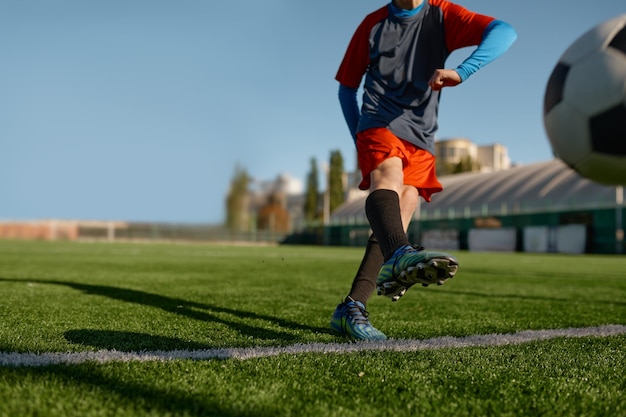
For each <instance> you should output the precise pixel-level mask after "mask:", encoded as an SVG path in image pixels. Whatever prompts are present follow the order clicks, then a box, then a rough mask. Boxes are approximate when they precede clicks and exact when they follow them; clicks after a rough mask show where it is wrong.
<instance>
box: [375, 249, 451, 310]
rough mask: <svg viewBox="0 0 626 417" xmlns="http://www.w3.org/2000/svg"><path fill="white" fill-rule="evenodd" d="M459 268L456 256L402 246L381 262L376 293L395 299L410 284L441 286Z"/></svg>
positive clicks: (404, 291) (400, 295)
mask: <svg viewBox="0 0 626 417" xmlns="http://www.w3.org/2000/svg"><path fill="white" fill-rule="evenodd" d="M458 269H459V262H458V261H457V260H456V258H455V257H454V256H452V255H450V254H448V253H444V252H430V251H426V250H424V248H422V247H417V246H411V245H407V246H403V247H401V248H399V249H397V250H396V251H395V252H394V253H393V255H392V256H391V258H390V259H389V260H388V261H387V262H385V263H384V264H383V266H382V267H381V268H380V272H379V273H378V278H377V279H376V290H377V291H378V295H384V296H387V297H389V298H391V300H392V301H398V300H399V299H400V297H402V296H403V295H404V293H406V291H407V290H408V289H409V288H410V287H411V286H413V285H415V284H417V283H420V284H422V285H423V286H424V287H427V286H429V285H430V284H437V285H443V283H444V281H445V280H447V279H448V278H452V277H453V276H454V274H456V272H457V270H458Z"/></svg>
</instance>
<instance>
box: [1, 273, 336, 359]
mask: <svg viewBox="0 0 626 417" xmlns="http://www.w3.org/2000/svg"><path fill="white" fill-rule="evenodd" d="M0 282H22V283H24V282H30V283H37V284H47V285H62V286H65V287H69V288H72V289H75V290H78V291H82V292H83V293H84V294H89V295H97V296H102V297H107V298H111V299H114V300H118V301H123V302H127V303H131V304H137V305H142V306H148V307H153V308H158V309H161V310H163V311H166V312H168V313H172V314H176V315H181V316H185V317H187V318H190V319H193V320H200V321H205V322H212V323H221V324H224V325H226V326H228V327H230V328H231V329H233V330H236V331H238V332H239V333H240V334H242V335H244V336H251V337H254V338H258V339H266V340H280V341H284V342H293V341H294V340H297V338H298V337H297V336H296V335H294V334H292V333H290V332H289V331H280V330H272V329H268V328H266V327H265V326H254V325H250V324H246V323H242V322H241V321H238V320H235V319H228V318H224V317H223V316H224V315H230V316H232V317H236V318H239V319H246V320H261V321H266V322H270V323H273V324H275V325H277V326H279V327H281V328H284V329H288V330H291V331H293V330H303V331H308V332H315V333H330V330H329V329H328V328H322V327H314V326H309V325H306V324H303V323H298V322H294V321H290V320H286V319H283V318H280V317H274V316H269V315H266V314H259V313H255V312H253V311H243V310H237V309H232V308H228V307H222V306H215V305H210V304H206V303H198V302H194V301H189V300H184V299H181V298H173V297H166V296H163V295H160V294H153V293H149V292H145V291H140V290H133V289H128V288H118V287H111V286H106V285H91V284H83V283H78V282H69V281H55V280H39V279H20V280H16V279H7V278H0ZM66 335H67V336H68V337H71V339H70V341H72V342H78V343H83V344H89V345H91V346H97V347H105V346H106V348H109V349H117V350H128V349H132V350H137V347H135V345H134V344H133V343H132V342H140V344H141V346H142V347H144V348H145V349H159V348H158V347H155V346H153V345H150V342H156V344H157V346H167V349H174V348H176V349H178V348H180V344H181V343H182V345H183V348H184V349H188V348H189V347H187V346H186V345H187V344H188V343H187V342H184V341H181V340H180V339H171V338H170V339H168V338H158V337H148V336H147V335H145V334H133V333H123V332H122V333H119V332H110V331H99V330H72V331H70V332H67V333H66ZM90 337H93V338H94V339H90ZM94 342H95V344H94ZM201 348H204V349H206V348H210V346H206V345H203V346H201Z"/></svg>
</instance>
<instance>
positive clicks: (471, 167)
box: [452, 155, 480, 174]
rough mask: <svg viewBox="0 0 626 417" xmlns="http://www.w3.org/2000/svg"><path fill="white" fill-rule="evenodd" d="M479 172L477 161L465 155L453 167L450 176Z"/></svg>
mask: <svg viewBox="0 0 626 417" xmlns="http://www.w3.org/2000/svg"><path fill="white" fill-rule="evenodd" d="M476 171H480V164H479V163H478V161H477V160H475V159H473V158H472V157H471V156H469V155H467V156H464V157H463V158H461V160H460V161H459V162H458V163H457V164H456V165H454V168H453V169H452V174H461V173H463V172H476Z"/></svg>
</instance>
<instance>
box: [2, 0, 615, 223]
mask: <svg viewBox="0 0 626 417" xmlns="http://www.w3.org/2000/svg"><path fill="white" fill-rule="evenodd" d="M458 3H459V4H461V5H463V6H465V7H467V8H469V9H471V10H474V11H477V12H481V13H485V14H489V15H492V16H495V17H497V18H500V19H502V20H505V21H507V22H509V23H510V24H512V25H513V26H514V27H515V29H516V30H517V32H518V36H519V37H518V41H517V42H516V43H515V44H514V45H513V47H512V48H511V50H510V51H509V52H508V53H507V54H506V55H505V56H503V57H501V58H500V59H499V60H498V61H496V62H494V63H492V64H490V65H489V66H487V67H485V68H484V69H482V70H481V71H479V72H478V73H476V74H474V75H473V76H472V77H471V78H470V79H469V80H468V81H467V82H466V83H464V84H462V85H460V86H458V87H455V88H453V89H447V90H444V93H443V97H442V102H441V107H440V130H439V134H438V137H439V138H448V137H454V136H465V137H468V138H470V139H471V140H473V141H474V142H476V143H478V144H491V143H496V142H497V143H501V144H503V145H505V146H507V147H508V149H509V155H510V157H511V159H512V160H513V161H514V162H518V163H532V162H538V161H544V160H548V159H551V158H552V154H551V151H550V148H549V145H548V141H547V138H546V135H545V133H544V130H543V124H542V100H543V90H544V88H545V84H546V81H547V79H548V76H549V74H550V71H551V70H552V67H553V66H554V64H555V63H556V61H557V59H558V57H559V56H560V55H561V54H562V53H563V52H564V50H565V49H566V48H567V46H568V45H569V44H570V43H571V42H573V41H574V39H576V38H577V37H578V36H580V35H581V34H582V33H583V32H585V31H586V30H587V29H589V28H591V27H592V26H594V25H595V24H597V23H600V22H601V21H603V20H606V19H608V18H611V17H613V16H616V15H618V14H622V13H626V4H624V2H623V0H597V1H595V2H589V1H583V0H570V1H565V0H549V1H539V0H532V1H526V2H520V1H485V0H483V1H478V0H459V1H458ZM383 4H385V2H382V1H374V0H332V1H328V0H320V1H315V2H294V1H287V0H269V1H261V2H248V3H244V4H243V5H242V3H240V2H228V1H212V0H211V1H210V0H176V1H173V0H170V1H163V0H106V1H105V0H39V1H36V0H0V220H11V219H18V220H19V219H44V218H56V219H85V220H90V219H98V220H108V219H112V220H129V221H158V222H183V223H207V222H208V223H219V222H222V221H223V219H224V199H225V195H226V193H227V190H228V185H229V181H230V179H231V177H232V175H233V173H234V171H235V167H236V166H237V165H239V166H241V167H243V168H245V169H246V170H247V171H248V173H249V174H250V175H251V176H252V177H254V178H256V179H259V180H272V179H274V178H276V177H277V176H278V175H280V174H288V175H290V176H292V177H295V178H297V179H300V180H302V181H304V179H305V177H306V174H307V173H308V171H309V168H310V160H311V158H313V157H315V158H316V159H317V160H318V162H320V163H322V162H325V161H327V160H328V158H329V155H330V152H331V151H332V150H336V149H339V150H340V151H341V152H342V154H343V155H344V159H345V162H346V169H349V170H352V169H353V168H354V165H355V156H354V151H353V144H352V140H351V138H350V136H349V134H348V130H347V128H346V126H345V123H344V121H343V118H342V116H341V112H340V109H339V105H338V101H337V83H336V81H334V75H335V72H336V70H337V67H338V65H339V62H340V60H341V58H342V56H343V52H344V51H345V48H346V46H347V43H348V41H349V39H350V37H351V35H352V33H353V31H354V29H355V28H356V26H357V25H358V24H359V22H360V21H361V20H362V18H363V17H364V16H365V15H366V14H367V13H369V12H370V11H373V10H375V9H377V8H378V7H380V6H382V5H383ZM469 52H470V51H469V50H463V51H459V52H457V53H455V54H453V56H452V57H451V58H450V60H449V65H448V66H450V67H453V66H455V65H456V63H458V62H459V61H460V60H461V59H462V58H463V57H464V56H466V55H467V54H468V53H469Z"/></svg>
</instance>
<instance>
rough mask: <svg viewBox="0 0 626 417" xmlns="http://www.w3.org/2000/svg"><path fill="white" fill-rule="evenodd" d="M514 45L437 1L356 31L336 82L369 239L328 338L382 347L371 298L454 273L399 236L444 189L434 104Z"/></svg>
mask: <svg viewBox="0 0 626 417" xmlns="http://www.w3.org/2000/svg"><path fill="white" fill-rule="evenodd" d="M516 37H517V34H516V32H515V30H514V29H513V28H512V27H511V26H510V25H509V24H507V23H505V22H503V21H501V20H497V19H495V18H493V17H490V16H485V15H481V14H477V13H474V12H471V11H469V10H467V9H465V8H463V7H461V6H459V5H456V4H454V3H450V2H448V1H446V0H393V1H392V2H391V3H389V4H387V5H385V6H384V7H382V8H380V9H378V10H376V11H374V12H373V13H371V14H369V15H368V16H367V17H366V18H365V19H364V20H363V21H362V23H361V24H360V25H359V27H358V28H357V30H356V32H355V33H354V35H353V37H352V40H351V41H350V43H349V45H348V48H347V51H346V53H345V56H344V58H343V61H342V63H341V65H340V67H339V71H338V72H337V76H336V80H337V81H338V82H339V102H340V105H341V109H342V111H343V115H344V117H345V120H346V123H347V125H348V128H349V129H350V132H351V133H352V136H353V139H354V141H355V144H356V147H357V156H358V162H359V166H360V169H361V174H362V178H363V179H362V182H361V183H360V184H359V188H361V189H363V190H367V189H369V190H370V193H369V195H368V197H367V200H366V202H365V213H366V215H367V218H368V221H369V224H370V227H371V229H372V232H373V233H372V235H371V237H370V239H369V241H368V244H367V247H366V250H365V255H364V257H363V260H362V262H361V265H360V267H359V269H358V271H357V274H356V276H355V278H354V281H353V283H352V288H351V290H350V293H349V294H348V296H347V297H346V299H345V300H344V301H343V302H342V303H340V304H339V305H338V306H337V308H336V310H335V312H334V313H333V316H332V319H331V322H330V327H331V329H332V330H334V331H336V332H338V333H341V334H345V335H347V336H350V337H353V338H356V339H369V340H380V339H386V336H385V334H384V333H383V332H381V331H380V330H378V329H376V328H375V327H374V326H372V324H371V323H370V321H369V319H368V313H367V311H366V309H365V307H366V304H367V300H368V299H369V297H370V296H371V295H372V294H373V292H374V290H375V289H376V290H377V292H378V294H379V295H385V296H388V297H390V298H391V299H392V300H393V301H397V300H398V299H399V298H400V297H401V296H402V295H404V293H405V292H406V290H407V289H408V288H409V287H411V286H412V285H414V284H417V283H420V284H422V285H424V286H427V285H429V284H431V283H437V284H439V285H441V284H443V282H444V281H445V280H446V279H448V278H451V277H453V276H454V274H455V273H456V272H457V269H458V262H457V260H456V259H455V258H454V257H453V256H452V255H450V254H447V253H443V252H432V251H426V250H424V249H423V248H421V247H418V246H416V245H412V244H411V243H410V242H409V240H408V237H407V234H406V231H407V229H408V226H409V222H410V220H411V218H412V216H413V212H414V210H415V208H416V207H417V203H418V199H419V197H420V196H421V197H422V198H423V199H424V200H425V201H427V202H428V201H430V199H431V196H432V195H433V194H434V193H437V192H440V191H442V189H443V188H442V186H441V184H440V183H439V181H438V180H437V177H436V175H435V157H434V140H435V132H436V131H437V109H438V105H439V96H440V94H441V89H442V88H444V87H453V86H456V85H458V84H461V83H462V82H464V81H465V80H467V78H468V77H469V76H470V75H472V74H473V73H474V72H476V71H477V70H478V69H480V68H481V67H483V66H484V65H486V64H488V63H489V62H491V61H493V60H494V59H496V58H497V57H499V56H500V55H501V54H503V53H504V52H505V51H506V50H507V49H508V48H509V47H510V45H511V44H512V43H513V42H514V41H515V39H516ZM468 46H476V49H474V50H473V52H472V53H471V54H469V56H468V57H467V59H465V61H463V62H462V63H461V64H460V65H459V66H458V67H456V68H454V69H451V68H446V67H445V61H446V59H447V58H448V56H449V55H450V54H451V53H452V52H453V51H454V50H456V49H460V48H463V47H468ZM363 77H365V81H364V84H363V100H362V106H361V109H359V107H358V104H357V91H358V88H359V86H360V85H361V81H362V79H363ZM381 265H382V266H381Z"/></svg>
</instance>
